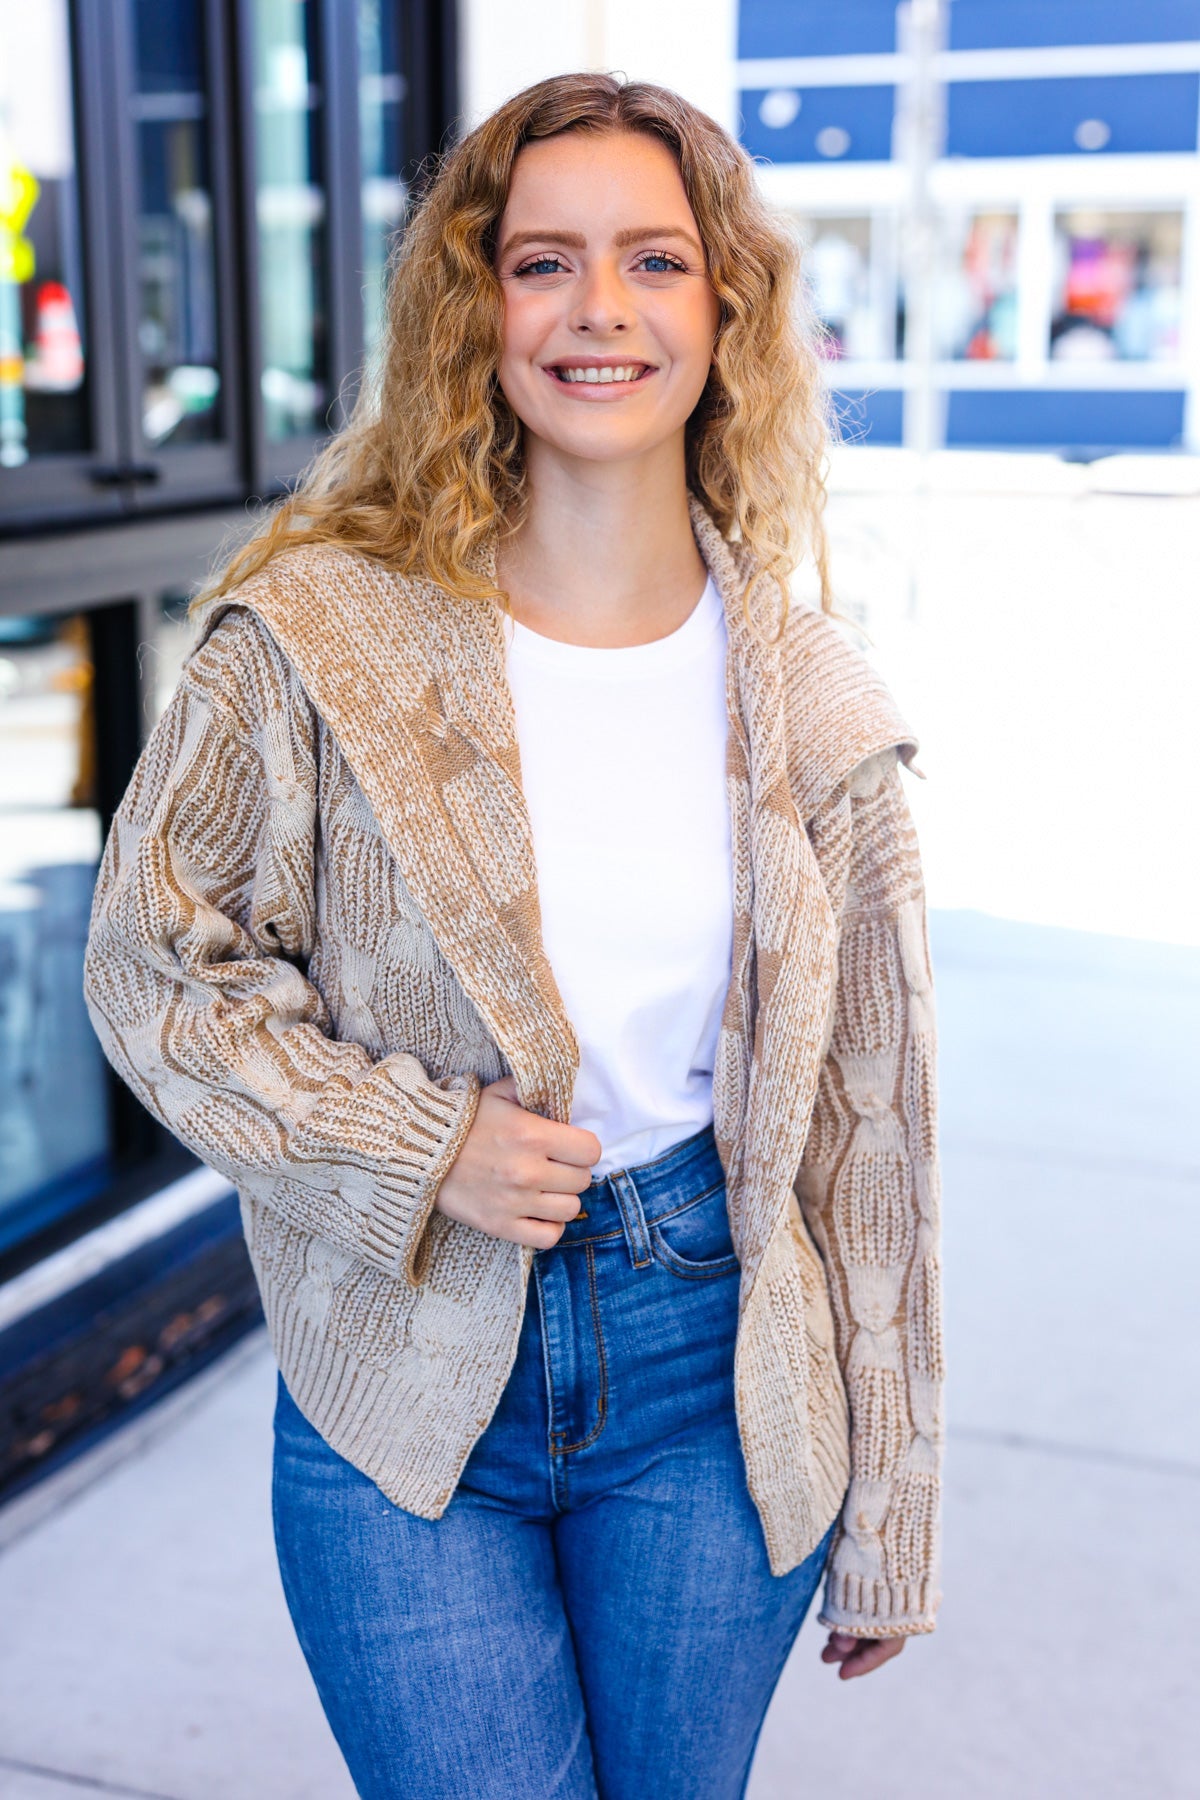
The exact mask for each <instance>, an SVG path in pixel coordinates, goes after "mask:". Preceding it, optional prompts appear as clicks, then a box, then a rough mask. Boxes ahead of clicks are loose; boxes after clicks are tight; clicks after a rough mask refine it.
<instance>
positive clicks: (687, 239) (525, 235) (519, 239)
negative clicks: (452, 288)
mask: <svg viewBox="0 0 1200 1800" xmlns="http://www.w3.org/2000/svg"><path fill="white" fill-rule="evenodd" d="M646 238H679V239H681V240H682V242H683V243H685V244H690V245H691V246H692V249H693V250H694V251H695V252H696V254H697V256H703V254H704V252H703V250H702V249H701V248H700V245H699V244H698V243H697V242H696V240H695V238H694V237H693V236H692V234H691V232H690V231H682V230H681V229H680V228H679V226H678V225H635V226H632V227H631V228H630V229H629V230H627V231H618V232H617V234H616V236H615V237H614V238H613V243H614V244H615V245H616V246H617V249H618V250H626V249H628V247H629V245H630V244H640V243H642V242H643V240H644V239H646ZM521 244H564V245H565V246H566V247H567V249H568V250H586V249H587V239H586V238H585V237H584V236H583V235H582V233H581V232H578V231H517V232H514V233H513V235H512V236H511V237H509V238H507V239H506V240H505V242H504V243H503V244H502V245H501V248H500V254H501V256H507V255H508V253H509V251H510V250H515V249H517V248H518V246H519V245H521Z"/></svg>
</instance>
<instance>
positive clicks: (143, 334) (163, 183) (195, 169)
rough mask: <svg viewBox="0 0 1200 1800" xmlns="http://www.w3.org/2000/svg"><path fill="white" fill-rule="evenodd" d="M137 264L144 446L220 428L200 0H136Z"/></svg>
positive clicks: (200, 437)
mask: <svg viewBox="0 0 1200 1800" xmlns="http://www.w3.org/2000/svg"><path fill="white" fill-rule="evenodd" d="M133 16H134V36H135V93H134V97H133V116H134V122H135V125H136V129H137V144H138V180H139V192H138V264H139V271H138V272H139V283H140V289H139V291H140V300H141V311H140V316H139V323H138V334H139V341H140V345H141V352H142V359H143V369H144V376H143V387H142V433H143V436H144V438H145V441H146V443H147V444H148V445H154V446H157V445H163V444H182V443H197V442H208V441H211V440H212V439H213V438H215V437H217V436H218V435H219V432H220V419H219V415H218V408H217V394H218V389H219V386H220V381H219V376H218V372H217V371H218V361H217V300H216V271H215V266H214V254H213V207H212V194H211V190H210V178H209V167H208V107H207V103H206V68H205V54H204V31H203V16H202V10H201V4H200V0H176V4H175V5H173V6H171V7H164V6H162V5H161V4H160V0H136V4H135V7H134V15H133Z"/></svg>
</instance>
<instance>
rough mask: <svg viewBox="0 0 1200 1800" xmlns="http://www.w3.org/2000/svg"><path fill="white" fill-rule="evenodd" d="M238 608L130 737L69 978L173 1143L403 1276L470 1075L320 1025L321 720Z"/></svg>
mask: <svg viewBox="0 0 1200 1800" xmlns="http://www.w3.org/2000/svg"><path fill="white" fill-rule="evenodd" d="M249 617H250V615H248V614H245V613H244V612H242V613H240V614H231V615H227V621H228V622H226V623H223V624H222V625H221V626H218V627H217V629H216V631H215V632H214V633H213V635H212V636H211V637H210V639H209V641H208V644H207V645H206V647H205V651H204V654H203V656H202V657H200V658H195V657H194V658H193V659H192V662H191V664H190V665H189V669H188V670H185V674H184V678H183V680H182V682H181V684H180V686H179V688H178V689H177V691H176V694H175V696H174V699H173V700H172V702H171V703H170V705H169V706H168V708H167V710H166V712H165V713H164V715H163V717H162V718H161V719H160V720H159V722H158V724H157V726H156V727H155V729H154V731H153V733H152V734H151V736H150V738H149V740H148V742H147V744H146V746H145V748H144V750H143V752H142V754H141V757H140V759H139V762H138V765H137V768H136V770H135V772H134V775H133V778H132V780H131V782H130V785H129V787H128V789H127V791H126V793H125V796H124V798H123V799H122V801H121V804H120V806H119V808H118V810H117V813H116V816H115V819H114V822H113V825H112V829H111V831H110V832H109V835H108V839H107V842H106V844H105V848H104V853H103V856H102V859H101V864H100V870H99V875H98V879H97V883H96V890H95V896H94V899H93V904H92V916H91V924H90V929H89V935H88V943H87V950H86V954H85V960H84V997H85V1000H86V1003H87V1007H88V1012H89V1014H90V1017H91V1020H92V1024H93V1026H94V1028H95V1030H96V1033H97V1035H98V1037H99V1039H100V1042H101V1045H102V1046H103V1049H104V1051H105V1054H106V1055H107V1057H108V1059H109V1061H110V1062H111V1063H112V1064H113V1066H114V1068H115V1069H116V1070H117V1072H118V1073H119V1074H120V1075H121V1076H122V1078H123V1079H124V1080H125V1081H126V1082H127V1083H128V1085H129V1086H130V1087H131V1088H132V1090H133V1092H134V1093H135V1094H136V1095H137V1096H138V1098H139V1099H140V1100H141V1101H142V1103H143V1104H144V1105H145V1106H146V1107H147V1108H148V1109H149V1111H150V1112H151V1113H153V1114H154V1116H155V1117H156V1118H157V1119H159V1120H160V1121H161V1123H162V1124H163V1125H165V1126H166V1127H167V1128H168V1130H170V1131H171V1132H173V1133H174V1135H175V1136H176V1137H178V1138H179V1139H181V1141H182V1142H183V1143H184V1144H186V1145H187V1147H188V1149H190V1150H191V1151H193V1152H194V1153H195V1155H197V1156H198V1157H200V1158H201V1159H202V1160H203V1161H204V1162H206V1163H208V1164H210V1165H211V1166H212V1167H213V1168H215V1169H217V1170H218V1171H219V1172H220V1173H221V1174H223V1175H226V1176H228V1178H229V1180H230V1181H231V1182H232V1183H233V1184H234V1186H235V1187H237V1188H238V1189H239V1191H240V1192H243V1193H247V1192H248V1193H252V1194H253V1195H254V1196H255V1197H256V1198H258V1199H261V1200H262V1201H263V1202H264V1204H266V1205H267V1206H269V1207H274V1208H276V1209H277V1210H278V1211H279V1212H280V1213H281V1214H282V1215H284V1216H285V1217H286V1218H287V1220H288V1221H289V1222H290V1223H292V1224H293V1225H295V1226H297V1227H298V1228H300V1229H301V1230H303V1231H305V1232H307V1233H309V1234H311V1235H313V1236H315V1237H317V1238H321V1239H324V1240H326V1241H327V1242H329V1243H331V1244H333V1245H335V1246H336V1247H338V1248H339V1249H341V1250H343V1251H346V1252H348V1253H350V1254H351V1255H353V1256H355V1257H359V1258H362V1259H364V1260H366V1261H367V1262H369V1263H373V1264H375V1265H376V1266H378V1267H380V1268H382V1269H384V1270H385V1271H387V1272H388V1273H389V1274H392V1275H394V1276H397V1277H402V1278H404V1279H405V1280H406V1281H407V1282H408V1283H409V1284H410V1285H412V1286H418V1285H420V1283H421V1281H422V1280H423V1279H424V1275H425V1262H426V1258H427V1253H428V1240H427V1236H426V1234H425V1230H424V1228H425V1225H426V1222H427V1221H428V1218H429V1215H430V1213H431V1212H432V1210H433V1206H434V1201H435V1199H436V1197H437V1190H438V1187H439V1185H440V1183H441V1181H442V1179H443V1177H444V1176H445V1174H446V1172H447V1170H448V1169H449V1168H450V1165H451V1163H452V1162H453V1161H454V1158H455V1157H456V1156H457V1154H458V1151H459V1149H460V1147H461V1145H462V1143H463V1140H464V1139H465V1137H466V1135H467V1132H468V1131H469V1130H470V1127H471V1124H472V1121H473V1118H474V1114H475V1107H476V1104H477V1100H478V1095H479V1087H480V1084H479V1079H478V1077H476V1076H474V1075H469V1076H453V1077H447V1078H446V1079H445V1080H432V1079H430V1077H429V1076H428V1075H427V1073H426V1070H425V1068H424V1067H423V1066H422V1064H421V1063H420V1062H419V1061H418V1059H417V1058H416V1057H415V1056H413V1055H410V1054H408V1053H406V1052H402V1051H401V1052H396V1053H394V1054H391V1055H386V1056H383V1057H382V1058H379V1059H378V1060H375V1059H373V1058H372V1057H371V1055H369V1054H368V1052H367V1050H366V1049H365V1048H364V1047H363V1046H362V1045H360V1044H357V1043H354V1042H348V1041H343V1040H339V1039H337V1038H336V1037H335V1036H334V1035H333V1034H332V1026H331V1017H330V1013H329V1008H328V1005H327V1003H326V1001H325V999H324V997H323V995H322V994H321V993H320V992H319V991H318V989H317V987H316V986H314V985H313V983H312V982H311V981H310V980H309V979H308V978H307V975H306V972H305V971H306V966H307V962H308V958H309V955H310V953H311V951H312V948H313V940H314V934H315V913H316V903H315V894H314V830H315V815H316V751H315V725H314V723H313V719H312V715H311V711H310V709H308V708H307V707H306V706H304V705H298V704H296V702H295V697H294V696H291V695H289V694H288V693H287V692H286V690H285V689H284V688H282V687H281V685H280V684H281V682H282V681H284V680H286V676H282V675H281V674H280V670H281V668H282V667H283V666H284V665H283V659H282V657H281V653H279V652H277V651H274V650H273V649H268V648H265V647H264V641H263V640H264V634H263V633H262V631H261V628H259V627H257V625H256V624H253V623H251V624H249V625H248V624H247V622H246V621H247V620H248V619H249ZM223 684H224V688H225V691H222V685H223Z"/></svg>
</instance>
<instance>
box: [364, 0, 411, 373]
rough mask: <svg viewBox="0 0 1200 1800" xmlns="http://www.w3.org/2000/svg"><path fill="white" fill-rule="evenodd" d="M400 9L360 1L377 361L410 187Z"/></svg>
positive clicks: (371, 353)
mask: <svg viewBox="0 0 1200 1800" xmlns="http://www.w3.org/2000/svg"><path fill="white" fill-rule="evenodd" d="M399 10H400V9H399V8H398V7H397V6H395V5H393V4H391V3H390V0H358V54H359V69H360V75H359V118H360V121H361V124H360V130H361V134H362V138H361V143H362V216H363V324H364V331H365V346H366V361H367V364H368V367H370V365H371V364H372V363H373V361H374V359H375V357H376V355H377V353H378V349H379V340H380V336H381V332H382V328H383V297H384V280H385V274H386V270H387V260H388V253H389V251H390V249H391V245H392V240H393V238H394V236H395V234H396V232H397V231H398V230H399V228H400V225H401V222H402V220H403V217H404V203H405V196H406V189H405V186H404V183H403V181H402V180H401V179H400V170H401V167H402V166H403V157H404V151H403V137H402V119H403V105H404V93H405V87H404V76H403V75H402V74H401V72H400V41H399V40H400V21H399Z"/></svg>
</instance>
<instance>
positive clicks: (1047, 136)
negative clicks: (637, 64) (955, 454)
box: [737, 0, 1200, 456]
mask: <svg viewBox="0 0 1200 1800" xmlns="http://www.w3.org/2000/svg"><path fill="white" fill-rule="evenodd" d="M918 4H919V5H920V4H927V0H918ZM928 12H929V13H932V14H933V15H934V18H935V25H934V33H935V37H936V42H935V44H934V47H933V53H932V55H931V56H930V58H929V64H928V74H929V76H930V89H929V93H928V95H927V99H928V102H929V104H928V106H927V110H926V114H925V118H924V123H925V126H926V128H927V141H928V143H929V146H930V153H931V166H930V168H929V171H928V177H927V186H928V194H929V198H930V203H931V210H932V213H933V218H934V223H935V232H934V237H935V242H934V246H933V252H932V258H931V260H932V264H933V279H932V281H931V283H930V303H931V306H932V311H933V326H932V330H933V352H932V360H933V365H934V367H933V383H934V386H935V388H936V390H937V393H938V396H939V400H940V409H939V410H940V436H941V441H942V442H944V443H945V444H947V445H952V446H961V447H969V446H974V447H1009V448H1039V449H1050V450H1058V451H1061V452H1065V453H1067V454H1071V455H1085V456H1086V455H1094V454H1099V453H1102V452H1103V451H1106V450H1118V449H1119V450H1129V449H1140V450H1158V451H1164V450H1180V449H1188V450H1192V451H1196V450H1200V158H1198V156H1197V150H1198V133H1200V0H1138V4H1136V5H1135V4H1133V0H940V4H939V5H936V6H930V7H928ZM903 13H904V9H903V8H900V7H898V6H897V5H896V4H895V3H894V0H852V4H848V5H845V6H840V7H829V6H825V5H819V4H817V3H816V0H740V9H739V22H738V62H737V77H738V89H739V111H740V119H741V126H740V129H741V135H742V138H743V141H744V142H745V144H746V146H747V148H748V149H749V150H750V151H751V152H752V153H753V154H754V155H755V156H757V157H759V158H760V159H761V160H762V163H763V168H762V179H763V186H764V188H765V190H766V192H767V193H768V194H769V195H770V196H771V198H772V199H773V200H775V201H777V202H778V203H779V204H780V205H781V206H783V207H784V208H785V209H786V210H787V211H788V212H789V214H790V215H791V216H792V217H793V218H794V220H795V222H796V228H797V230H798V231H799V232H800V234H801V236H802V238H803V239H804V241H805V243H806V245H807V255H808V264H809V273H810V280H811V284H812V289H813V294H814V299H815V301H816V305H817V310H818V311H819V313H820V315H821V317H822V318H823V320H824V322H825V324H826V326H827V327H828V330H829V333H830V340H829V342H830V360H831V369H830V380H831V384H832V385H833V386H834V388H835V390H836V392H837V394H838V396H839V400H838V410H839V413H840V415H841V417H842V421H843V430H844V432H845V435H846V437H847V438H848V439H850V440H851V441H867V442H870V443H872V444H889V443H891V444H897V443H901V442H904V441H906V433H905V414H906V409H907V408H908V406H909V405H910V396H911V395H912V392H913V389H914V384H915V382H916V380H917V379H918V374H917V371H916V369H915V368H914V359H913V357H912V356H911V354H906V349H907V348H908V347H907V346H906V327H907V326H908V323H909V319H910V317H911V315H912V310H913V309H912V307H911V305H910V304H909V299H910V295H909V288H910V285H911V283H912V279H913V277H912V275H911V272H910V269H909V267H908V259H907V258H906V255H905V250H906V234H907V233H909V232H910V231H911V229H912V192H913V175H912V169H911V166H910V164H909V162H908V160H907V158H906V156H905V150H904V140H903V134H902V125H903V117H904V110H905V99H906V84H908V83H909V82H910V81H911V79H912V75H913V58H912V56H911V55H910V54H909V45H908V42H907V40H906V39H905V36H904V25H905V20H904V17H903Z"/></svg>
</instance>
